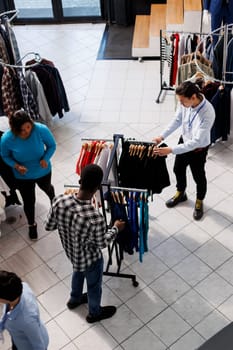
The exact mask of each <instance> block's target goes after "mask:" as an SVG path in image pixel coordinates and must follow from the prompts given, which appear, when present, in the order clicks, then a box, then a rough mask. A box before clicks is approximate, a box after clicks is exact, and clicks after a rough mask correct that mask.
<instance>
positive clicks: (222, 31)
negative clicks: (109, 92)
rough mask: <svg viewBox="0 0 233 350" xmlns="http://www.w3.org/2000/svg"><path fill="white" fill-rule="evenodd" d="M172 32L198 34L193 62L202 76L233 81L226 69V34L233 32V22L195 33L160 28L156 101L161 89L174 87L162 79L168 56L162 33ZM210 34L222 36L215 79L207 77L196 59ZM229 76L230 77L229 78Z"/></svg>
mask: <svg viewBox="0 0 233 350" xmlns="http://www.w3.org/2000/svg"><path fill="white" fill-rule="evenodd" d="M172 33H178V34H187V35H189V34H190V35H193V34H197V35H200V37H201V41H200V42H199V44H198V45H197V48H196V50H195V52H194V62H195V64H196V66H197V68H198V70H199V71H200V72H201V73H203V75H204V76H206V77H207V78H210V79H212V80H213V79H214V81H217V82H219V83H220V84H223V85H225V84H232V83H233V76H232V74H233V72H232V71H231V72H229V71H227V57H228V53H229V52H228V36H229V34H231V35H232V34H233V24H225V25H223V26H221V27H220V28H218V29H216V30H214V31H213V32H211V33H208V34H207V33H202V32H200V33H197V32H195V33H194V32H192V33H191V32H184V31H180V32H179V31H167V30H160V91H159V94H158V97H157V99H156V103H160V98H161V95H162V93H163V91H169V90H170V91H174V90H175V88H174V87H173V86H170V82H167V81H166V80H165V79H164V68H165V62H167V60H168V57H167V56H166V54H165V53H164V49H163V39H164V35H166V34H169V35H170V34H172ZM212 35H218V36H222V37H223V51H222V58H223V59H222V77H221V79H217V78H213V77H209V76H208V75H207V74H206V72H204V71H203V70H202V68H201V67H200V66H199V64H198V59H197V54H198V51H199V48H200V47H201V45H203V44H204V43H205V40H206V39H207V38H208V37H210V36H212ZM229 77H230V78H229Z"/></svg>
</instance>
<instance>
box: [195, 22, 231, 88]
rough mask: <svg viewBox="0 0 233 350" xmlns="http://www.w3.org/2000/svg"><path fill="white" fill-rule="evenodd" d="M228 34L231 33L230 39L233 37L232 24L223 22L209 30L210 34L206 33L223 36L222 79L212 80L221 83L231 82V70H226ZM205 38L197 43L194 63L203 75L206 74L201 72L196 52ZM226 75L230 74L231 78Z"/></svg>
mask: <svg viewBox="0 0 233 350" xmlns="http://www.w3.org/2000/svg"><path fill="white" fill-rule="evenodd" d="M229 34H231V36H232V37H231V39H233V24H225V25H223V26H222V27H219V28H217V29H215V30H214V31H213V32H211V33H210V34H208V36H213V35H215V36H216V35H217V36H219V37H221V38H223V51H222V79H217V78H214V80H215V81H216V82H219V83H220V84H222V85H225V84H231V85H232V84H233V75H232V74H233V72H229V71H227V56H228V53H229V52H228V39H229ZM204 41H205V38H204V39H203V40H201V41H200V43H199V44H198V45H197V49H196V51H195V53H194V54H195V63H196V65H197V67H198V69H199V71H200V72H202V73H203V74H204V75H205V76H206V74H205V73H204V72H203V70H202V69H201V67H200V66H199V65H198V60H197V52H198V48H199V47H200V46H201V45H203V44H204ZM227 75H232V78H231V79H227V77H226V76H227Z"/></svg>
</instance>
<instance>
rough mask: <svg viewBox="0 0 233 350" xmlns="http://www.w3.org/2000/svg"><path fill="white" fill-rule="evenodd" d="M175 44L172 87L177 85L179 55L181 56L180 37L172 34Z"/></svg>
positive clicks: (171, 73)
mask: <svg viewBox="0 0 233 350" xmlns="http://www.w3.org/2000/svg"><path fill="white" fill-rule="evenodd" d="M171 40H173V41H174V43H173V55H172V69H171V72H170V86H174V85H175V84H176V77H177V70H178V54H179V40H180V36H179V34H178V33H175V34H172V39H171Z"/></svg>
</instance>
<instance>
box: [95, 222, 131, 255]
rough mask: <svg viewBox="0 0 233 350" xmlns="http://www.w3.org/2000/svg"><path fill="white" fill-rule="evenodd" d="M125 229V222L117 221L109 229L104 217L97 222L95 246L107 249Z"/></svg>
mask: <svg viewBox="0 0 233 350" xmlns="http://www.w3.org/2000/svg"><path fill="white" fill-rule="evenodd" d="M124 227H125V222H124V221H120V220H116V221H115V222H114V224H113V226H112V227H111V228H107V226H106V223H105V220H104V218H103V217H99V219H98V221H97V222H95V244H96V246H97V247H98V248H100V249H103V248H105V247H107V246H108V245H109V244H110V243H111V242H112V241H113V240H114V239H115V238H116V236H117V234H118V232H119V231H122V230H123V229H124Z"/></svg>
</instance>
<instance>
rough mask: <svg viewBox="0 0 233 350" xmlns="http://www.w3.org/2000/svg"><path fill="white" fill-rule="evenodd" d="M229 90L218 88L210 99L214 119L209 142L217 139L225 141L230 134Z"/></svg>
mask: <svg viewBox="0 0 233 350" xmlns="http://www.w3.org/2000/svg"><path fill="white" fill-rule="evenodd" d="M230 91H231V88H229V87H225V88H223V89H218V90H217V92H216V94H215V95H214V97H213V98H212V100H211V101H210V102H211V103H212V105H213V107H214V110H215V114H216V117H215V121H214V125H213V127H212V129H211V142H215V141H217V140H218V139H220V138H221V139H222V141H227V139H228V135H229V134H230Z"/></svg>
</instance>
